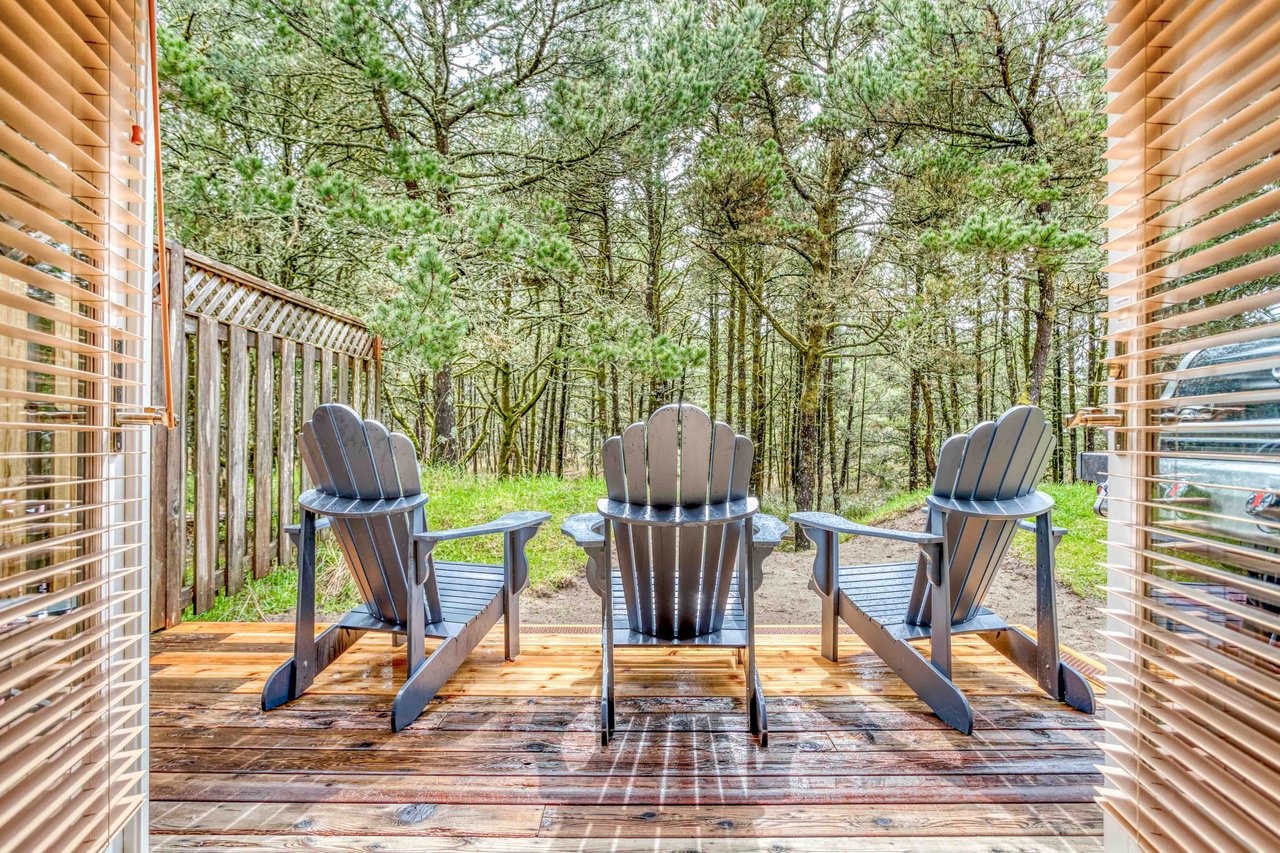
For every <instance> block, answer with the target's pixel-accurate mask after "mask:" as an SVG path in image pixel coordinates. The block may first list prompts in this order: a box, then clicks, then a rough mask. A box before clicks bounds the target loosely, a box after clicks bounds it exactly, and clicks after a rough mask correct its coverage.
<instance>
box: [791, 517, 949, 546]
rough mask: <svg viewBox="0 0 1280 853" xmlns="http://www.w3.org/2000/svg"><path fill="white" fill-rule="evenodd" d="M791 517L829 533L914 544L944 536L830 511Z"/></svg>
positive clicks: (930, 543)
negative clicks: (872, 523) (860, 521)
mask: <svg viewBox="0 0 1280 853" xmlns="http://www.w3.org/2000/svg"><path fill="white" fill-rule="evenodd" d="M789 519H790V521H791V522H792V523H794V524H798V525H800V526H801V527H802V528H806V529H808V528H813V529H815V530H825V531H827V532H828V533H847V534H850V535H852V536H874V537H875V538H877V539H895V540H897V541H899V542H910V543H912V544H913V545H936V544H938V543H939V542H941V541H942V540H943V538H944V537H943V536H941V535H939V534H934V533H917V532H915V531H913V530H889V529H888V528H884V527H871V526H869V525H866V524H858V523H857V522H855V521H847V520H845V519H844V518H841V517H840V516H838V515H832V514H831V513H829V512H793V513H792V514H791V515H790V516H789Z"/></svg>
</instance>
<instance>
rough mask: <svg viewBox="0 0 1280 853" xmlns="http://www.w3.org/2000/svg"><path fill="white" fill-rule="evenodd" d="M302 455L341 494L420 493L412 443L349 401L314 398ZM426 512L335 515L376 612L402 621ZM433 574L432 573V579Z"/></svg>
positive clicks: (315, 478)
mask: <svg viewBox="0 0 1280 853" xmlns="http://www.w3.org/2000/svg"><path fill="white" fill-rule="evenodd" d="M299 444H300V445H301V447H302V452H301V454H300V455H301V457H302V461H303V464H304V465H305V466H306V467H307V472H308V474H309V475H310V477H311V480H312V482H313V483H315V488H316V489H317V491H320V492H323V493H325V494H330V495H336V496H338V497H346V498H359V499H361V500H377V499H381V498H397V497H404V496H407V495H417V494H421V493H422V476H421V471H420V469H419V467H418V460H417V456H416V454H415V453H414V450H413V443H412V442H410V441H409V438H408V437H407V436H405V435H402V434H400V433H391V432H388V430H387V428H386V427H384V426H383V425H382V424H380V423H378V422H377V421H372V420H370V421H365V420H362V419H361V418H360V416H359V415H358V414H357V413H356V412H355V410H353V409H351V408H350V407H348V406H344V405H342V404H340V403H326V404H324V405H321V406H317V407H316V410H315V412H314V413H313V415H312V418H311V420H310V421H309V422H308V423H306V424H304V425H303V427H302V435H301V438H300V442H299ZM421 518H422V515H421V513H420V512H418V513H417V514H416V515H414V514H411V513H407V512H406V513H402V514H398V515H386V516H378V517H375V518H368V519H365V518H333V519H331V521H330V525H329V526H330V528H331V529H332V531H333V534H334V538H335V539H337V541H338V547H339V549H340V550H341V551H342V556H343V558H344V560H345V561H346V564H347V566H348V568H350V570H351V573H352V574H353V575H354V576H355V580H356V587H357V588H358V589H359V590H360V596H361V598H363V599H364V601H365V603H366V604H367V605H368V606H369V609H370V611H371V612H372V613H373V615H375V616H377V617H378V618H380V619H383V620H386V621H388V622H403V621H404V620H405V619H406V618H407V616H408V613H407V612H405V611H404V606H403V602H405V601H406V600H407V599H406V596H407V594H408V590H409V588H410V586H411V583H410V580H409V578H410V575H411V571H410V570H411V566H412V560H413V547H412V546H413V533H414V532H415V531H416V530H417V529H418V528H420V527H422V526H423V524H422V521H421ZM433 582H434V577H433V578H431V579H430V580H428V583H433Z"/></svg>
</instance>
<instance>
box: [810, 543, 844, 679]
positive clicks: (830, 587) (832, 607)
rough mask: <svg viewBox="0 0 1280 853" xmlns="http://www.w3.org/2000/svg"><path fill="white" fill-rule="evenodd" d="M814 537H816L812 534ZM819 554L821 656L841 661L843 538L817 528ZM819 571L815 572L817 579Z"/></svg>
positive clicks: (815, 558)
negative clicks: (823, 581)
mask: <svg viewBox="0 0 1280 853" xmlns="http://www.w3.org/2000/svg"><path fill="white" fill-rule="evenodd" d="M810 538H811V539H812V538H813V536H810ZM815 541H816V542H817V545H818V553H817V554H816V555H815V556H814V562H815V565H816V564H818V563H821V567H822V571H821V573H820V574H821V576H822V577H823V578H824V580H825V582H826V586H825V588H819V589H818V598H819V599H820V600H821V601H822V643H821V645H822V656H823V657H824V658H826V659H827V660H829V661H831V662H832V663H839V662H840V540H839V539H838V538H837V537H836V535H835V534H834V533H831V532H829V531H826V530H823V531H817V539H816V540H815ZM818 575H819V573H817V572H815V578H816V577H817V576H818Z"/></svg>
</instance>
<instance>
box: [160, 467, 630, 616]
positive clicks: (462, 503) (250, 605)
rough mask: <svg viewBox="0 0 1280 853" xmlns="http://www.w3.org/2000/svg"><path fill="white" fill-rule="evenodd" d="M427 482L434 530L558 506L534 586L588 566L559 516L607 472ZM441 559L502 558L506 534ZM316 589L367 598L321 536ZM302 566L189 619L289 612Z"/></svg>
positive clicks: (346, 599) (536, 544)
mask: <svg viewBox="0 0 1280 853" xmlns="http://www.w3.org/2000/svg"><path fill="white" fill-rule="evenodd" d="M422 482H423V487H424V489H425V490H426V492H427V494H429V495H430V496H431V502H430V503H428V504H427V523H428V524H429V525H430V526H431V529H433V530H442V529H446V528H453V527H467V526H469V525H472V524H479V523H480V522H483V521H492V520H493V519H495V518H497V517H498V516H500V515H502V514H503V513H506V512H512V511H514V510H527V509H539V510H544V511H546V512H549V513H551V520H550V521H548V522H547V523H546V524H544V525H543V526H542V530H541V531H539V533H538V535H537V536H535V537H534V538H533V539H532V540H531V541H530V542H529V546H528V550H529V582H530V585H531V587H532V588H533V589H536V590H540V591H552V590H555V589H558V588H560V587H562V586H564V585H565V584H566V583H569V582H570V581H572V580H573V579H574V578H576V577H578V576H580V575H581V573H582V567H583V566H584V565H586V560H585V559H584V558H583V556H582V551H580V550H579V549H578V548H577V547H576V546H575V545H574V544H573V540H571V539H570V538H569V537H567V536H564V535H563V534H561V533H560V524H561V523H562V522H563V521H564V520H565V519H566V518H567V517H569V516H570V515H573V514H574V513H576V512H589V511H591V510H592V509H594V508H595V504H596V500H597V499H598V498H600V497H602V496H603V495H604V492H605V489H604V480H603V479H600V478H598V477H596V478H592V477H582V478H579V479H575V480H562V479H559V478H557V477H551V476H540V477H515V478H512V479H508V480H501V479H498V478H497V477H491V476H484V475H481V476H479V477H476V476H473V475H471V474H466V473H463V472H461V471H456V470H453V469H445V468H434V469H430V468H429V469H427V470H426V471H424V472H423V476H422ZM435 556H436V558H437V559H440V560H459V561H462V562H470V563H501V562H502V537H501V536H481V537H477V538H475V539H462V540H454V541H450V542H442V543H440V545H439V546H437V548H436V549H435ZM316 563H317V568H318V576H317V577H318V579H317V583H316V586H317V590H318V592H319V598H320V600H319V604H318V607H319V610H320V612H321V613H329V614H336V613H343V612H345V611H347V610H349V609H351V608H352V607H355V606H356V605H357V604H359V602H360V596H359V593H358V592H357V590H356V586H355V582H354V581H353V580H352V578H351V574H350V572H348V571H347V570H346V568H345V567H344V566H343V564H342V558H341V555H340V554H339V553H338V548H337V546H336V545H335V544H334V543H333V541H332V540H331V539H329V538H328V537H321V540H320V543H319V547H318V548H317V553H316ZM297 596H298V574H297V571H296V570H295V569H294V568H293V566H282V567H279V568H276V569H274V570H273V571H271V572H270V573H269V574H267V575H266V576H265V577H263V578H261V579H259V580H250V581H247V582H246V583H245V586H244V589H243V590H242V591H241V592H240V593H239V594H238V595H233V596H227V595H222V594H219V595H218V597H217V599H216V600H215V602H214V604H213V607H211V608H210V609H209V610H207V611H205V612H204V613H201V614H200V615H199V616H195V617H193V616H192V615H191V608H190V607H188V608H187V611H186V613H184V614H183V619H195V620H196V621H208V622H239V621H259V620H263V619H266V618H268V617H270V616H273V615H278V614H282V613H287V612H289V610H290V609H292V608H293V606H294V604H296V602H297Z"/></svg>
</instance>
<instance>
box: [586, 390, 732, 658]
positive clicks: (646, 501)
mask: <svg viewBox="0 0 1280 853" xmlns="http://www.w3.org/2000/svg"><path fill="white" fill-rule="evenodd" d="M601 455H602V457H603V463H604V464H603V467H604V476H605V484H606V486H607V489H608V494H609V498H610V500H615V501H624V502H626V503H630V504H636V505H641V506H652V507H659V508H670V507H676V506H679V507H700V506H705V505H707V504H717V503H723V502H725V501H728V500H742V499H745V498H746V497H747V491H748V488H749V486H750V481H751V464H752V461H753V460H754V457H755V449H754V446H753V445H752V443H751V440H750V439H748V438H747V437H746V436H744V435H735V434H734V432H733V429H732V428H730V427H729V425H728V424H725V423H722V422H720V421H716V422H714V423H713V422H712V420H711V418H710V417H709V416H708V415H707V413H706V412H705V411H703V410H702V409H700V408H698V407H697V406H694V405H690V404H688V403H680V404H671V405H667V406H663V407H662V408H660V409H658V410H657V411H656V412H654V413H653V415H652V416H650V418H649V420H648V422H647V423H634V424H632V425H631V426H629V427H627V428H626V429H625V430H623V432H622V435H620V436H614V437H612V438H610V439H608V440H607V441H605V443H604V447H603V449H602V452H601ZM743 523H744V522H743V521H742V520H738V521H733V522H728V523H717V524H706V525H694V526H682V527H678V528H677V527H646V526H642V525H635V524H628V523H624V522H617V521H615V522H613V533H614V541H615V543H616V547H617V554H618V569H619V574H620V575H621V579H622V583H621V586H622V595H623V598H624V600H625V604H626V612H627V619H628V622H629V623H630V628H631V630H632V631H638V632H640V633H643V634H647V635H650V636H654V637H659V638H662V639H674V638H679V639H685V638H690V637H696V636H701V635H704V634H709V633H713V632H715V631H719V630H720V629H721V627H722V626H723V623H724V617H725V610H726V606H727V603H728V601H729V594H730V588H731V586H732V585H733V584H734V583H735V572H734V569H735V566H736V565H737V560H738V553H739V545H740V542H741V538H742V531H743ZM747 523H750V522H747Z"/></svg>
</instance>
